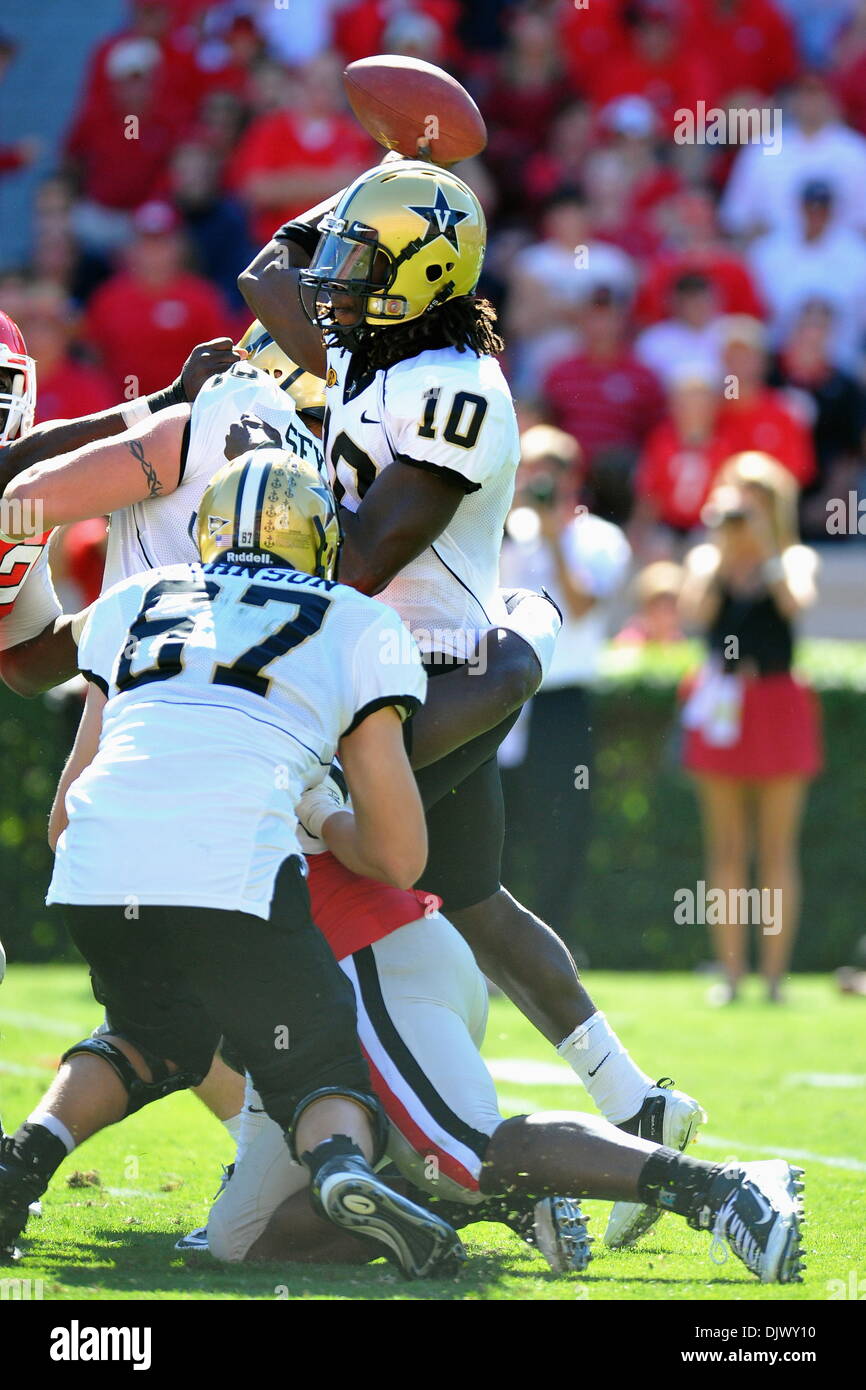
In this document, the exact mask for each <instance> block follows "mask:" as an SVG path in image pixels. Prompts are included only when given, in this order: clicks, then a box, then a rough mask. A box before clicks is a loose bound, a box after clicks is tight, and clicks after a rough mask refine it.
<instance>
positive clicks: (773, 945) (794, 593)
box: [681, 453, 821, 1003]
mask: <svg viewBox="0 0 866 1390" xmlns="http://www.w3.org/2000/svg"><path fill="white" fill-rule="evenodd" d="M796 507H797V484H796V482H795V480H794V478H793V477H792V475H791V474H790V473H789V472H788V471H787V470H786V469H785V468H783V467H782V465H781V464H779V463H777V462H776V461H775V460H774V459H772V458H770V457H769V456H768V455H767V454H759V453H744V454H737V455H736V456H735V457H734V458H732V459H730V460H729V461H728V462H727V463H726V464H725V465H724V467H723V468H722V470H721V472H720V474H719V477H718V479H717V483H716V487H715V489H714V491H713V493H712V495H711V496H710V499H709V501H708V503H707V506H706V508H705V511H704V517H703V519H704V521H705V523H706V525H707V526H708V527H709V528H710V540H709V542H708V543H706V544H703V545H699V546H697V547H695V549H694V550H692V551H691V552H690V554H689V555H688V556H687V559H686V580H685V582H684V585H683V590H682V595H681V605H682V616H683V620H684V622H686V623H688V624H690V625H691V626H693V627H696V628H698V629H700V630H701V631H703V632H704V633H705V634H706V637H707V645H708V647H709V655H708V659H707V661H706V663H705V665H704V666H703V667H702V668H701V670H700V671H699V672H698V674H697V676H696V677H695V678H693V679H692V681H691V682H689V686H688V689H687V692H686V699H685V703H684V706H683V723H684V725H685V728H686V738H685V749H684V758H683V761H684V764H685V766H686V767H687V768H688V770H689V771H690V772H691V774H692V776H693V777H694V780H695V785H696V788H697V794H698V800H699V802H700V807H701V815H702V821H703V831H704V846H705V852H706V857H707V869H706V874H707V878H706V885H705V887H702V890H701V893H702V898H703V896H704V894H705V895H706V913H705V920H706V921H707V923H708V924H710V925H711V926H712V929H713V938H714V943H715V949H716V955H717V958H718V961H719V963H720V965H721V967H722V970H723V971H724V975H725V984H724V985H723V986H722V987H721V988H720V989H719V990H718V991H716V992H715V997H716V999H717V1002H722V1003H728V1002H731V1001H732V1000H734V999H735V998H736V996H737V989H738V986H739V983H740V980H741V979H742V977H743V976H744V975H745V974H746V971H747V959H748V939H747V933H746V929H747V926H748V925H749V923H750V922H753V923H757V924H758V925H759V928H760V935H759V939H760V968H761V973H762V975H763V977H764V979H765V981H766V984H767V991H768V997H769V999H771V1000H772V1001H778V1000H779V999H780V997H781V994H780V991H781V981H782V978H783V976H784V974H785V972H786V970H787V968H788V963H789V961H790V958H791V951H792V949H793V945H794V939H795V936H796V932H797V923H798V917H799V909H800V869H799V833H800V826H801V822H802V816H803V809H804V805H805V799H806V790H807V787H808V784H809V782H810V780H811V779H812V778H813V777H814V776H815V774H816V773H817V772H818V771H820V768H821V738H820V725H819V714H818V706H817V701H816V698H815V696H814V694H813V692H812V691H811V690H810V689H809V688H808V687H807V686H805V685H804V684H803V682H802V681H801V680H799V679H797V678H796V677H795V676H793V675H792V674H791V661H792V656H793V645H794V632H793V629H794V624H795V623H796V620H797V618H798V616H799V614H800V613H801V612H802V611H803V609H805V608H806V607H808V605H809V604H811V603H812V602H813V601H814V598H815V572H816V569H817V557H816V556H815V554H814V552H813V551H811V550H808V549H807V548H806V547H805V546H802V545H800V544H799V543H798V539H797V529H796V528H797V523H796V515H797V512H796ZM753 852H754V856H755V859H756V867H757V887H758V889H759V890H760V892H759V894H758V893H756V892H754V891H752V893H751V894H750V895H747V893H746V891H745V890H748V889H749V886H750V873H749V870H750V862H751V859H752V855H753ZM711 890H721V892H718V891H716V892H715V893H712V892H711Z"/></svg>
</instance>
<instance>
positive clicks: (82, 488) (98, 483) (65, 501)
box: [4, 405, 190, 540]
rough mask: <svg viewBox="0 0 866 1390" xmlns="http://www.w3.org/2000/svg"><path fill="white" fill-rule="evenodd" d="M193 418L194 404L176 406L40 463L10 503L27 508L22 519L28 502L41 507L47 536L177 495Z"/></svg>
mask: <svg viewBox="0 0 866 1390" xmlns="http://www.w3.org/2000/svg"><path fill="white" fill-rule="evenodd" d="M189 415H190V407H189V406H188V405H177V406H173V407H171V409H169V410H162V411H160V412H159V414H158V415H151V416H148V417H147V419H145V420H143V421H142V422H141V423H140V424H137V425H133V427H132V428H131V429H128V430H126V431H125V432H124V433H123V434H120V435H117V436H116V437H115V438H113V439H108V440H100V441H99V442H98V443H95V444H87V445H85V446H84V448H82V449H75V450H73V451H72V453H69V454H61V455H60V456H59V457H58V458H50V459H48V460H47V461H46V462H44V463H37V464H34V465H33V466H32V467H31V468H27V469H25V471H24V472H23V473H21V474H20V475H19V476H18V477H17V478H15V479H13V481H12V482H11V483H10V484H9V485H8V487H7V488H6V492H5V494H4V496H5V499H6V500H7V501H9V502H19V503H20V504H21V508H20V515H21V516H22V518H23V517H24V516H27V515H29V514H30V509H29V508H25V507H24V505H23V504H24V503H25V502H29V503H30V504H31V507H32V506H34V505H41V508H42V513H41V515H42V525H43V526H44V528H45V530H46V531H47V530H49V529H50V528H51V527H52V526H59V525H61V524H62V523H64V522H70V521H86V520H87V519H88V518H89V517H93V516H101V515H103V514H104V513H106V512H113V511H116V510H117V509H118V508H120V507H128V506H130V505H131V504H132V503H133V502H141V501H143V500H144V498H146V497H159V496H164V495H166V494H168V493H170V492H174V490H175V488H176V487H177V486H178V483H179V481H180V477H181V467H182V465H181V464H180V462H179V461H180V458H181V450H182V443H183V434H184V429H185V428H186V425H187V422H188V420H189ZM10 510H11V511H14V509H10ZM11 539H13V540H18V539H20V537H18V536H15V535H12V536H11Z"/></svg>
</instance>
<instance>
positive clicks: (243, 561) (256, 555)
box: [224, 550, 274, 565]
mask: <svg viewBox="0 0 866 1390" xmlns="http://www.w3.org/2000/svg"><path fill="white" fill-rule="evenodd" d="M224 559H225V560H226V561H228V563H229V564H232V565H272V564H273V563H274V557H273V555H269V554H268V552H267V551H266V550H262V551H253V550H227V551H226V553H225V556H224Z"/></svg>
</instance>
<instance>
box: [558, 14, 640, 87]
mask: <svg viewBox="0 0 866 1390" xmlns="http://www.w3.org/2000/svg"><path fill="white" fill-rule="evenodd" d="M624 11H625V3H624V0H592V4H583V5H582V6H578V5H563V6H562V7H561V10H560V14H559V26H560V29H559V36H560V39H561V42H562V47H563V51H564V53H565V57H566V62H567V64H568V71H569V76H570V78H571V81H572V83H573V85H574V86H575V87H576V88H577V89H578V90H579V91H587V90H589V87H590V85H591V83H592V80H593V75H594V74H595V73H596V72H597V71H598V69H599V68H601V67H605V66H610V65H613V64H615V63H618V62H619V61H620V60H621V58H622V56H623V52H624V50H625V48H626V44H627V32H626V26H625V20H624V18H623V15H624Z"/></svg>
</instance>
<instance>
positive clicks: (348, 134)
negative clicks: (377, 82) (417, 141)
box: [228, 54, 381, 244]
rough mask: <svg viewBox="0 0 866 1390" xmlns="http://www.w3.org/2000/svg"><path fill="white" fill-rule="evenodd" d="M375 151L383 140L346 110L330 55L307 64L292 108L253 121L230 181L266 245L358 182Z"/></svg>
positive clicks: (336, 67)
mask: <svg viewBox="0 0 866 1390" xmlns="http://www.w3.org/2000/svg"><path fill="white" fill-rule="evenodd" d="M380 153H381V152H380ZM376 157H377V147H376V146H374V145H373V143H372V141H371V140H370V138H369V136H367V135H366V134H365V133H364V132H363V131H362V130H361V129H360V127H359V126H358V123H357V122H356V121H355V120H354V119H353V118H352V117H350V116H348V115H346V114H345V109H344V99H343V92H342V87H341V84H340V65H339V62H338V61H337V60H336V59H335V57H334V55H333V54H323V55H321V56H320V57H318V58H314V59H313V61H312V62H310V63H308V64H307V65H306V67H305V68H303V69H302V71H301V74H300V83H299V90H298V94H297V103H296V105H294V106H293V108H292V109H291V110H287V109H283V110H280V111H275V112H273V113H271V114H268V115H264V116H259V117H257V118H256V119H255V120H254V121H253V122H252V124H251V125H250V127H249V129H248V130H247V132H246V134H245V135H244V136H243V137H242V139H241V142H240V145H239V147H238V150H237V152H236V154H235V157H234V159H233V160H232V162H231V165H230V167H229V171H228V183H229V185H230V186H231V187H232V188H233V189H234V190H235V191H236V192H237V193H238V194H239V196H240V197H241V198H242V199H243V200H244V201H245V202H246V203H247V205H248V207H249V208H250V212H251V215H252V218H253V235H254V236H255V238H256V240H257V241H258V242H259V243H260V244H263V243H264V242H266V241H268V240H269V239H270V237H271V235H272V233H273V231H274V228H275V227H278V226H279V225H280V224H281V223H283V222H288V221H289V220H290V219H291V218H292V217H297V215H298V213H301V212H304V211H305V210H306V209H307V208H309V207H312V206H314V205H315V204H316V203H318V202H321V200H322V199H323V198H327V197H328V196H329V194H331V193H335V192H336V191H337V189H339V188H342V187H344V186H345V185H346V184H348V183H351V182H352V180H353V179H355V178H357V176H358V174H360V173H362V172H363V170H364V169H366V168H368V167H369V166H370V165H371V164H374V163H375V162H376Z"/></svg>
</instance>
